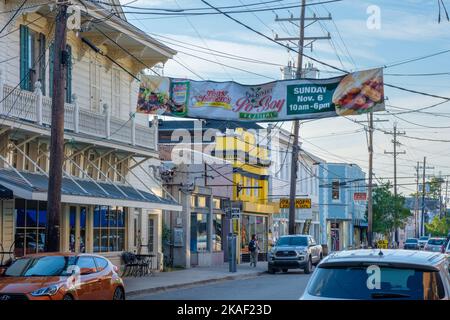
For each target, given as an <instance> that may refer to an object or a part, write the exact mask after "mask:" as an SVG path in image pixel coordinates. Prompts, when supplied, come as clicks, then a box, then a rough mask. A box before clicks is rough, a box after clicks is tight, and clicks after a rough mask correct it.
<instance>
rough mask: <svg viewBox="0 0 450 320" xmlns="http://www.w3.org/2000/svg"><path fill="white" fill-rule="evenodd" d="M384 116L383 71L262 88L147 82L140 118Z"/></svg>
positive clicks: (149, 79)
mask: <svg viewBox="0 0 450 320" xmlns="http://www.w3.org/2000/svg"><path fill="white" fill-rule="evenodd" d="M383 110H385V105H384V84H383V69H381V68H380V69H372V70H365V71H359V72H354V73H350V74H347V75H345V76H341V77H335V78H330V79H301V80H280V81H274V82H269V83H265V84H260V85H243V84H239V83H236V82H231V81H230V82H214V81H194V80H187V79H174V78H167V77H156V76H143V79H142V81H141V86H140V90H139V97H138V105H137V110H136V111H137V112H140V113H148V114H160V115H167V116H174V117H185V118H199V119H214V120H233V121H255V122H262V121H289V120H295V119H299V120H304V119H317V118H328V117H337V116H349V115H359V114H364V113H368V112H372V111H373V112H376V111H383Z"/></svg>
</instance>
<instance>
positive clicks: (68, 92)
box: [48, 43, 72, 103]
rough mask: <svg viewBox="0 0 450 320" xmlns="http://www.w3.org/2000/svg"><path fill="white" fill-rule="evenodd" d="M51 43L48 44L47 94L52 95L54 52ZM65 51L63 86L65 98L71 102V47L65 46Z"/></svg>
mask: <svg viewBox="0 0 450 320" xmlns="http://www.w3.org/2000/svg"><path fill="white" fill-rule="evenodd" d="M53 48H54V47H53V43H52V44H51V45H50V53H49V55H50V63H49V65H50V68H49V69H50V73H49V84H50V85H49V90H48V91H49V96H50V97H52V96H53V63H54V57H53V55H54V52H53V50H54V49H53ZM66 52H67V67H66V74H65V80H66V87H65V100H66V102H67V103H71V102H72V47H71V46H69V45H67V46H66Z"/></svg>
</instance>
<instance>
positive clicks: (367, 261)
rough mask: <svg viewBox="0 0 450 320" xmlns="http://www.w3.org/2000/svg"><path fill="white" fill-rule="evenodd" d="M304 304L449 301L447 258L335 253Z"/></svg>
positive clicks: (412, 253)
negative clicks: (339, 301)
mask: <svg viewBox="0 0 450 320" xmlns="http://www.w3.org/2000/svg"><path fill="white" fill-rule="evenodd" d="M300 299H302V300H342V299H344V300H402V299H407V300H450V274H449V262H448V260H447V258H446V256H445V255H444V254H441V253H436V252H425V251H407V250H400V249H371V250H367V249H364V250H353V251H341V252H335V253H332V254H331V255H329V256H327V257H326V258H325V259H323V260H322V262H321V263H320V264H319V265H318V266H317V268H316V270H315V271H314V273H313V275H312V277H311V279H310V280H309V282H308V284H307V286H306V290H305V292H304V294H303V296H302V297H301V298H300Z"/></svg>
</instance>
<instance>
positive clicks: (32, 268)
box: [5, 256, 76, 277]
mask: <svg viewBox="0 0 450 320" xmlns="http://www.w3.org/2000/svg"><path fill="white" fill-rule="evenodd" d="M75 262H76V257H65V256H51V257H29V258H21V259H18V260H16V261H15V262H14V263H13V264H12V265H11V266H10V267H9V268H8V269H7V270H6V272H5V276H7V277H51V276H68V275H69V274H68V273H67V268H68V267H69V266H71V265H74V264H75Z"/></svg>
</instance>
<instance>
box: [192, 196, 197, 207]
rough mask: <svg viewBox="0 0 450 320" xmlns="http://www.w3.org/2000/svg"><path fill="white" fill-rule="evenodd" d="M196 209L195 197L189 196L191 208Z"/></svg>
mask: <svg viewBox="0 0 450 320" xmlns="http://www.w3.org/2000/svg"><path fill="white" fill-rule="evenodd" d="M196 207H197V196H194V195H191V208H196Z"/></svg>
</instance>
